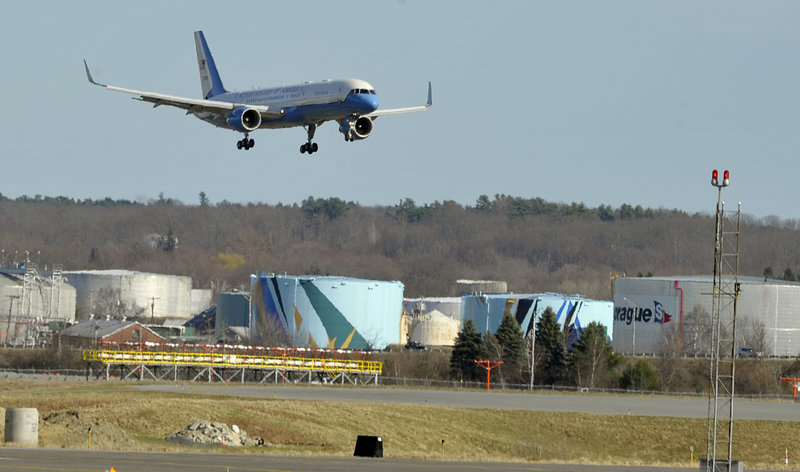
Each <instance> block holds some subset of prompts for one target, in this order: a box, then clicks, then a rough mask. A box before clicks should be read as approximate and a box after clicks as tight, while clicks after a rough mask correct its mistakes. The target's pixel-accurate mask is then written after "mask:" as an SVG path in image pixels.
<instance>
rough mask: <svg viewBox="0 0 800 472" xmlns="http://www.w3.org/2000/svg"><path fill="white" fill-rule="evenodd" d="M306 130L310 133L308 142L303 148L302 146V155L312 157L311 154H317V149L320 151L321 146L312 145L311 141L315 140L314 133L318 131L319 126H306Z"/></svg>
mask: <svg viewBox="0 0 800 472" xmlns="http://www.w3.org/2000/svg"><path fill="white" fill-rule="evenodd" d="M305 128H306V131H307V132H308V142H307V143H305V144H303V145H302V146H300V154H305V153H308V154H309V155H310V154H313V153H315V152H317V149H319V146H317V143H312V142H311V140H312V139H314V132H315V131H317V125H315V124H310V125H308V126H306V127H305Z"/></svg>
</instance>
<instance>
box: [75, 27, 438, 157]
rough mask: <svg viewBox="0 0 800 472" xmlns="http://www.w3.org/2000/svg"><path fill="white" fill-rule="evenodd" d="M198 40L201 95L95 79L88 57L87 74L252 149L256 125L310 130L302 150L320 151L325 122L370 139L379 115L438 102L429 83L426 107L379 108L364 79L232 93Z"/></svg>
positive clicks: (198, 35)
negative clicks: (234, 135)
mask: <svg viewBox="0 0 800 472" xmlns="http://www.w3.org/2000/svg"><path fill="white" fill-rule="evenodd" d="M194 41H195V46H196V49H197V63H198V66H199V68H200V84H201V86H202V90H203V98H202V99H195V98H184V97H178V96H174V95H165V94H161V93H152V92H143V91H141V90H133V89H127V88H122V87H115V86H113V85H107V84H102V83H99V82H96V81H95V80H94V79H93V78H92V74H91V73H90V72H89V65H88V64H87V63H86V60H85V59H84V60H83V65H84V67H85V68H86V78H87V79H89V82H90V83H91V84H93V85H97V86H100V87H104V88H106V89H108V90H113V91H115V92H123V93H128V94H131V95H136V97H133V98H134V99H137V100H141V101H144V102H150V103H152V104H153V107H154V108H155V107H158V106H161V105H168V106H173V107H178V108H182V109H184V110H186V114H187V115H189V114H192V115H194V116H196V117H197V118H199V119H201V120H203V121H205V122H207V123H211V124H212V125H214V126H217V127H219V128H226V129H231V130H234V131H238V132H239V133H244V138H243V139H241V140H239V141H237V143H236V147H237V148H238V149H244V150H248V149H250V148H252V147H253V146H255V141H254V140H253V139H252V138H250V137H249V136H250V133H251V132H252V131H255V130H257V129H261V128H270V129H276V128H291V127H295V126H302V127H303V128H305V130H306V133H307V135H308V141H307V142H305V143H303V145H301V146H300V153H308V154H309V155H311V154H313V153H315V152H317V150H318V149H319V146H318V145H317V143H315V142H313V139H314V133H315V132H316V130H317V127H319V126H320V125H321V124H322V123H324V122H326V121H335V122H337V123H338V124H339V132H340V133H342V134H343V135H344V140H345V141H350V142H353V141H357V140H362V139H366V138H368V137H369V136H370V134H372V128H373V121H374V120H375V119H376V118H378V117H379V116H384V115H395V114H399V113H411V112H417V111H425V110H427V109H428V108H430V106H431V104H432V103H433V101H432V95H431V83H430V82H428V102H427V103H426V104H425V105H422V106H414V107H406V108H391V109H384V110H379V109H378V95H377V94H376V93H375V88H374V87H372V85H370V84H369V83H368V82H366V81H363V80H359V79H342V80H323V81H321V82H303V83H302V84H299V85H289V86H280V87H272V88H262V89H255V90H249V91H242V92H229V91H228V90H226V89H225V87H223V85H222V80H221V79H220V76H219V72H218V71H217V66H216V65H215V63H214V58H213V57H212V56H211V51H210V50H209V48H208V43H206V38H205V36H204V35H203V32H202V31H195V33H194Z"/></svg>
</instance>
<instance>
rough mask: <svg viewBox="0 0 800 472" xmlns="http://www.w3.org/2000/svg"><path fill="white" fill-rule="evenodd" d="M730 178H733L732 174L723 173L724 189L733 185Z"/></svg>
mask: <svg viewBox="0 0 800 472" xmlns="http://www.w3.org/2000/svg"><path fill="white" fill-rule="evenodd" d="M730 176H731V174H730V172H728V171H727V170H726V171H725V172H723V173H722V186H723V187H727V186H728V185H730V183H731V180H730Z"/></svg>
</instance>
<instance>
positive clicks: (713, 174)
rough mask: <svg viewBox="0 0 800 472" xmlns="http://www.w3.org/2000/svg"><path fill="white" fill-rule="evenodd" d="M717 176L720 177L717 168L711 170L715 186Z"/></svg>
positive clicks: (712, 182)
mask: <svg viewBox="0 0 800 472" xmlns="http://www.w3.org/2000/svg"><path fill="white" fill-rule="evenodd" d="M717 177H719V172H717V169H714V170H713V171H712V172H711V185H713V186H714V187H716V186H717Z"/></svg>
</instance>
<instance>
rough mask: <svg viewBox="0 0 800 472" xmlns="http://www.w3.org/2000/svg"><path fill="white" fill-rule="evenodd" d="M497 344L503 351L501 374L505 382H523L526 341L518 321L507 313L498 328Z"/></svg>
mask: <svg viewBox="0 0 800 472" xmlns="http://www.w3.org/2000/svg"><path fill="white" fill-rule="evenodd" d="M495 336H496V337H497V342H498V343H499V344H500V348H501V350H502V353H501V357H500V360H502V361H503V367H501V368H500V369H501V372H502V375H503V380H505V381H507V382H512V383H517V382H519V381H521V371H520V370H521V366H520V364H521V363H522V360H523V356H524V353H523V350H524V349H525V339H524V338H523V336H522V330H521V329H520V327H519V323H517V320H516V319H515V318H514V317H513V316H511V314H510V313H506V314H505V316H503V321H502V322H501V323H500V326H498V327H497V333H496V334H495Z"/></svg>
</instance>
